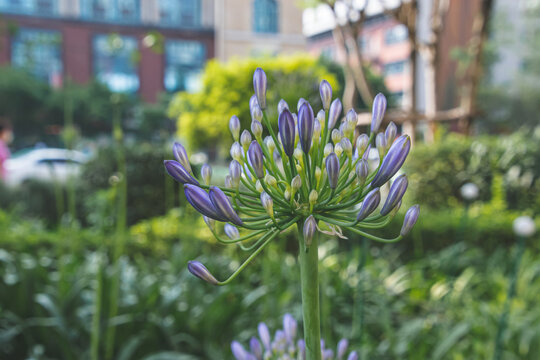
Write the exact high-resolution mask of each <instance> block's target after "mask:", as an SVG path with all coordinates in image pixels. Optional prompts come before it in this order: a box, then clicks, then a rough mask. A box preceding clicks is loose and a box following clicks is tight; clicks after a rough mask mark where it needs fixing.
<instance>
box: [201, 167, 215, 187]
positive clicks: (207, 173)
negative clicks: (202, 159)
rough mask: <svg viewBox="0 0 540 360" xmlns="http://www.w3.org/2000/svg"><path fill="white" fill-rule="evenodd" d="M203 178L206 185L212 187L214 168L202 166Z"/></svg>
mask: <svg viewBox="0 0 540 360" xmlns="http://www.w3.org/2000/svg"><path fill="white" fill-rule="evenodd" d="M201 178H202V179H203V182H204V184H205V185H210V181H211V180H212V167H211V166H210V165H208V164H204V165H203V166H201Z"/></svg>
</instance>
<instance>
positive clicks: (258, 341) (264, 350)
mask: <svg viewBox="0 0 540 360" xmlns="http://www.w3.org/2000/svg"><path fill="white" fill-rule="evenodd" d="M296 329H297V323H296V320H295V319H294V318H293V317H292V315H290V314H285V316H284V317H283V329H281V330H277V331H276V334H275V336H274V339H273V340H272V338H271V336H270V331H269V330H268V326H266V324H265V323H260V324H259V327H258V332H259V337H258V338H257V337H256V336H253V337H252V338H251V340H250V341H249V350H246V348H245V347H244V346H242V344H240V343H239V342H238V341H233V342H232V343H231V350H232V353H233V355H234V357H235V358H236V360H267V359H272V360H291V359H299V360H305V359H306V346H305V343H304V340H302V339H299V340H298V341H297V340H296ZM348 347H349V342H348V341H347V340H346V339H341V340H340V341H339V343H338V345H337V349H336V351H335V352H334V350H332V349H327V348H326V347H325V343H324V340H321V354H322V359H323V360H358V353H357V352H356V351H352V352H351V353H349V354H348V355H347V351H348Z"/></svg>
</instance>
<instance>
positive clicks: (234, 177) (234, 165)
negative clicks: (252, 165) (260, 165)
mask: <svg viewBox="0 0 540 360" xmlns="http://www.w3.org/2000/svg"><path fill="white" fill-rule="evenodd" d="M229 175H230V176H231V182H232V185H233V186H234V188H235V189H236V188H238V186H239V185H240V177H241V176H242V165H240V163H239V162H238V161H236V160H233V161H231V163H230V164H229Z"/></svg>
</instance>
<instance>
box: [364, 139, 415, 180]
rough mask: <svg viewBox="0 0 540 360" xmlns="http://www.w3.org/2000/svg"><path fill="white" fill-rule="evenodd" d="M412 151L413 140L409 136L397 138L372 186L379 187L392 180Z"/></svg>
mask: <svg viewBox="0 0 540 360" xmlns="http://www.w3.org/2000/svg"><path fill="white" fill-rule="evenodd" d="M410 149H411V139H409V137H408V136H407V135H402V136H400V137H399V138H397V140H396V141H394V143H393V144H392V146H391V147H390V150H388V153H387V154H386V156H385V158H384V160H383V162H382V164H381V167H380V168H379V171H378V172H377V174H376V175H375V177H374V178H373V181H372V182H371V186H372V187H379V186H382V185H383V184H384V183H385V182H387V181H388V180H390V179H391V178H392V176H394V175H395V174H396V173H397V172H398V170H399V169H400V168H401V165H403V163H404V162H405V159H406V158H407V155H408V154H409V150H410Z"/></svg>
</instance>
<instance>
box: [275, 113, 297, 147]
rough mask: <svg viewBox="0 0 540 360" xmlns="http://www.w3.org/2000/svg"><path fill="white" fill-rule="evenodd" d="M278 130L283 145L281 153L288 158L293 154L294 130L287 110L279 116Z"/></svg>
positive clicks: (292, 120) (292, 121) (291, 118)
mask: <svg viewBox="0 0 540 360" xmlns="http://www.w3.org/2000/svg"><path fill="white" fill-rule="evenodd" d="M278 128H279V136H280V137H281V143H282V144H283V151H285V154H287V156H289V157H290V156H292V154H293V152H294V139H295V136H296V135H295V131H296V129H295V128H294V119H293V117H292V115H291V112H290V111H289V110H288V109H285V110H283V111H282V112H281V114H279V118H278Z"/></svg>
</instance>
